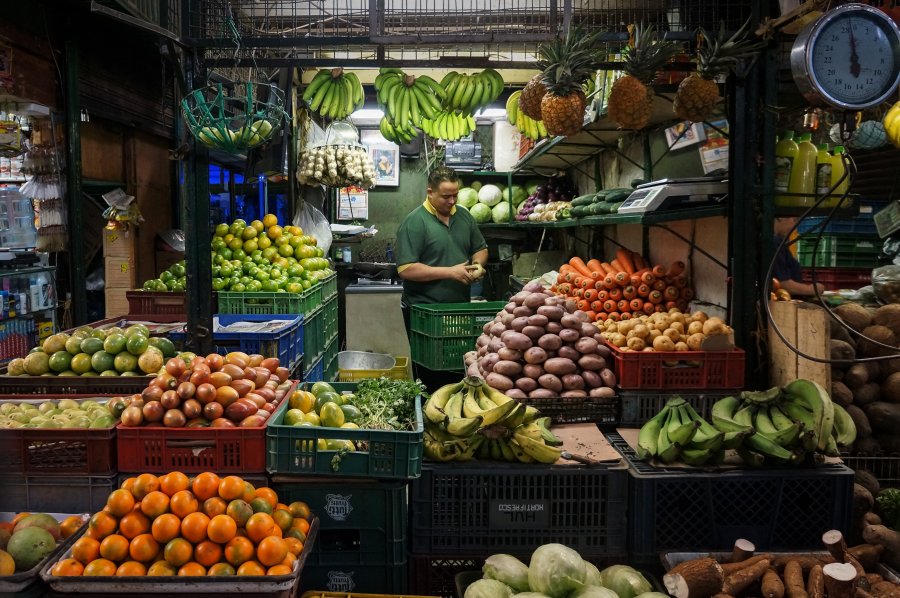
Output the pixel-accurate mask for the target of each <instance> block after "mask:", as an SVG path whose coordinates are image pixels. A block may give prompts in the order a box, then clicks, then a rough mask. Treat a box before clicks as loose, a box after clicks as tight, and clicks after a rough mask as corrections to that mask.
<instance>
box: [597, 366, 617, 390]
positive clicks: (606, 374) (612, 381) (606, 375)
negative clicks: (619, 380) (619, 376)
mask: <svg viewBox="0 0 900 598" xmlns="http://www.w3.org/2000/svg"><path fill="white" fill-rule="evenodd" d="M600 377H601V378H602V379H603V383H604V384H606V385H607V386H609V387H610V388H612V387H613V386H615V385H616V375H615V373H613V371H612V370H611V369H609V368H606V369H605V370H600Z"/></svg>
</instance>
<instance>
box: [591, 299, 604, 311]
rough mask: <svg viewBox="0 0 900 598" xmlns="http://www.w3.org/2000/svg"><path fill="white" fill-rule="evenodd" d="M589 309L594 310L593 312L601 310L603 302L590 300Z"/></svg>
mask: <svg viewBox="0 0 900 598" xmlns="http://www.w3.org/2000/svg"><path fill="white" fill-rule="evenodd" d="M591 311H594V312H598V311H603V302H602V301H591Z"/></svg>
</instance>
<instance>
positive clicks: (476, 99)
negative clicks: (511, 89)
mask: <svg viewBox="0 0 900 598" xmlns="http://www.w3.org/2000/svg"><path fill="white" fill-rule="evenodd" d="M503 85H504V83H503V77H501V76H500V73H498V72H497V71H495V70H494V69H485V70H483V71H481V72H480V73H475V74H474V75H466V74H465V73H457V72H456V71H450V72H449V73H447V74H446V75H444V78H443V79H442V80H441V87H442V88H443V89H444V90H445V92H446V99H445V100H444V107H445V108H448V109H450V110H459V111H460V112H462V113H463V114H464V115H469V114H473V113H474V112H475V111H476V110H477V109H479V108H482V107H484V106H487V105H488V104H490V103H491V102H493V101H494V100H496V99H497V98H499V97H500V94H501V93H502V92H503Z"/></svg>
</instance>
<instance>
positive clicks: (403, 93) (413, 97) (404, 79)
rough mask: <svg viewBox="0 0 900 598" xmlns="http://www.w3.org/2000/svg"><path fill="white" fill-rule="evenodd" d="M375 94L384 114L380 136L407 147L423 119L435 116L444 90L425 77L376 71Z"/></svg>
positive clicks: (396, 71)
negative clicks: (406, 144)
mask: <svg viewBox="0 0 900 598" xmlns="http://www.w3.org/2000/svg"><path fill="white" fill-rule="evenodd" d="M375 91H376V92H377V94H378V103H379V104H380V105H381V106H382V108H383V109H384V114H385V116H384V118H382V119H381V124H380V126H379V128H380V130H381V134H382V135H383V136H384V137H385V139H388V140H389V141H393V142H394V143H409V142H410V141H411V140H412V138H413V137H415V136H416V135H417V131H416V128H417V127H421V126H422V121H423V120H424V119H433V118H435V117H436V116H437V114H438V112H440V110H441V101H442V100H443V99H444V89H443V88H442V87H441V86H440V85H438V83H437V81H435V80H434V79H432V78H431V77H429V76H428V75H419V76H418V77H414V76H412V75H407V74H406V73H404V72H403V71H402V70H400V69H397V68H382V69H381V70H380V71H379V74H378V76H377V77H375Z"/></svg>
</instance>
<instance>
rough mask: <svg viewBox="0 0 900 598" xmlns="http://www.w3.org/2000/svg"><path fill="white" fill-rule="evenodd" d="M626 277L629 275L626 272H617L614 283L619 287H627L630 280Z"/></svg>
mask: <svg viewBox="0 0 900 598" xmlns="http://www.w3.org/2000/svg"><path fill="white" fill-rule="evenodd" d="M628 277H629V274H628V273H627V272H619V273H618V274H616V276H615V281H616V284H617V285H619V286H620V287H627V286H628V283H629V282H630V280H629V278H628Z"/></svg>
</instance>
